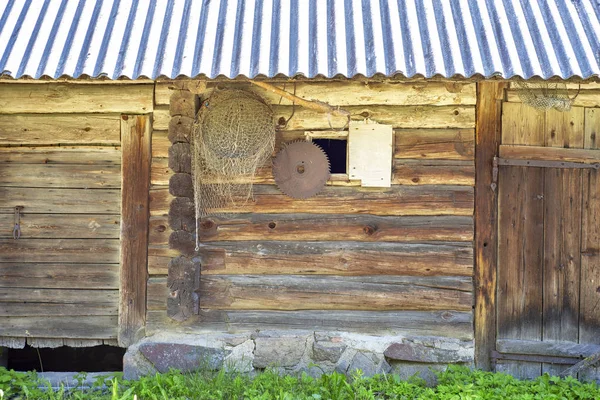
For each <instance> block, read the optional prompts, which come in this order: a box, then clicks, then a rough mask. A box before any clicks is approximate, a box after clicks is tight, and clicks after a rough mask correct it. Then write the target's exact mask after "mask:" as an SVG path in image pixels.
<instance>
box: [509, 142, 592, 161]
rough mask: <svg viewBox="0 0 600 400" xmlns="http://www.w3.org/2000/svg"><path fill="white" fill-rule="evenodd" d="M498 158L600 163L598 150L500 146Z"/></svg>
mask: <svg viewBox="0 0 600 400" xmlns="http://www.w3.org/2000/svg"><path fill="white" fill-rule="evenodd" d="M500 157H502V158H508V159H513V160H539V161H566V162H580V163H586V164H593V163H597V162H600V150H592V149H572V148H563V147H542V146H518V145H501V146H500Z"/></svg>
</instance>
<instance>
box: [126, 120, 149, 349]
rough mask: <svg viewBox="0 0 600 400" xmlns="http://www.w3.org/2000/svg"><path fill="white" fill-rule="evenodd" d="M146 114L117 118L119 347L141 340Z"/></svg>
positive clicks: (146, 197) (145, 251) (145, 254)
mask: <svg viewBox="0 0 600 400" xmlns="http://www.w3.org/2000/svg"><path fill="white" fill-rule="evenodd" d="M150 125H151V124H150V118H149V116H147V115H123V116H122V117H121V151H122V164H121V174H122V175H121V176H122V182H121V274H120V277H121V279H120V293H119V294H120V296H119V298H120V300H119V334H118V341H119V346H122V347H127V346H130V345H131V344H133V343H134V342H135V341H136V340H138V339H140V338H141V337H143V334H144V325H145V319H146V283H147V280H148V279H147V278H148V269H147V258H148V217H149V211H148V208H149V189H150V163H151V154H152V153H151V126H150Z"/></svg>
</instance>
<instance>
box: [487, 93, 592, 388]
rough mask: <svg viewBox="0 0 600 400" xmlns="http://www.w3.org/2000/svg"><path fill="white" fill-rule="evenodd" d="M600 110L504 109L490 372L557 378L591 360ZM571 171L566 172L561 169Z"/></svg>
mask: <svg viewBox="0 0 600 400" xmlns="http://www.w3.org/2000/svg"><path fill="white" fill-rule="evenodd" d="M599 122H600V109H594V108H588V109H586V108H583V107H573V108H572V110H571V111H569V112H558V111H554V110H552V111H547V112H539V111H536V110H534V109H533V108H530V107H528V106H525V105H522V104H520V103H505V104H504V107H503V120H502V144H501V146H500V152H499V154H500V159H499V165H500V166H499V177H498V191H499V192H498V217H499V225H498V226H499V232H498V286H497V342H496V350H497V351H496V353H495V358H496V359H497V364H496V369H497V370H498V371H503V372H507V373H510V374H512V375H515V376H517V377H521V378H533V377H535V376H538V375H540V374H542V373H545V372H547V373H550V374H557V373H559V372H560V371H562V370H563V369H564V368H566V367H568V366H569V365H570V364H574V363H575V362H577V361H578V358H579V357H580V356H581V355H582V354H583V355H585V354H589V353H590V352H593V351H595V350H598V351H600V346H597V345H600V259H599V256H598V249H599V237H600V235H599V233H598V232H599V227H598V224H599V222H600V221H599V217H598V213H599V210H600V202H599V201H598V191H599V190H600V188H599V187H598V170H597V169H592V168H582V167H581V164H590V163H594V162H599V161H600V156H598V154H600V151H599V150H598V146H597V140H596V135H597V133H600V129H599V128H600V125H599ZM569 163H573V164H569Z"/></svg>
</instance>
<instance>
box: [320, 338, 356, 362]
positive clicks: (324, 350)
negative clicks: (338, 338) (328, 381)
mask: <svg viewBox="0 0 600 400" xmlns="http://www.w3.org/2000/svg"><path fill="white" fill-rule="evenodd" d="M347 347H348V346H347V345H346V344H344V343H333V342H329V341H315V342H314V343H313V352H312V359H313V360H315V361H329V362H331V363H334V364H335V363H337V362H338V360H339V359H340V357H341V356H342V353H344V350H346V348H347Z"/></svg>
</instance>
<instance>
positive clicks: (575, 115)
mask: <svg viewBox="0 0 600 400" xmlns="http://www.w3.org/2000/svg"><path fill="white" fill-rule="evenodd" d="M584 121H585V109H584V108H583V107H573V108H571V110H569V111H566V112H563V111H557V110H549V111H546V120H545V128H544V130H545V132H544V135H545V144H546V146H549V147H556V148H571V149H581V148H583V132H584Z"/></svg>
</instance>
